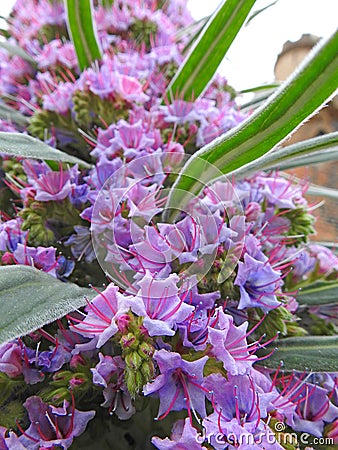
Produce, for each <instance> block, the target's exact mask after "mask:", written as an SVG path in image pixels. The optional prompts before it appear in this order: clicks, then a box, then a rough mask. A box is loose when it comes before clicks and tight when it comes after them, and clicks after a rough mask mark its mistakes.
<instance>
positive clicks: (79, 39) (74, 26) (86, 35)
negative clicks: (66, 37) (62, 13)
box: [65, 0, 102, 70]
mask: <svg viewBox="0 0 338 450" xmlns="http://www.w3.org/2000/svg"><path fill="white" fill-rule="evenodd" d="M65 8H66V17H67V27H68V32H69V34H70V36H71V38H72V41H73V44H74V47H75V51H76V55H77V59H78V61H79V66H80V69H81V70H83V69H85V68H86V67H89V66H90V65H91V64H92V63H93V62H94V61H95V60H96V59H101V57H102V55H101V51H100V47H99V43H98V38H97V36H96V30H95V29H94V19H93V17H94V15H93V4H92V0H65Z"/></svg>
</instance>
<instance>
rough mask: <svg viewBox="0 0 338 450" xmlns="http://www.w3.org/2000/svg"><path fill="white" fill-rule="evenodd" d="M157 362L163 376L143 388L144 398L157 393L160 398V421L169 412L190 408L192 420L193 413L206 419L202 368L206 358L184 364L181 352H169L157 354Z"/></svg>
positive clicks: (155, 355) (155, 357)
mask: <svg viewBox="0 0 338 450" xmlns="http://www.w3.org/2000/svg"><path fill="white" fill-rule="evenodd" d="M154 359H155V361H156V362H157V364H158V367H159V370H160V372H161V373H160V375H158V376H157V377H156V378H155V380H154V381H152V382H151V383H148V384H146V385H145V386H144V388H143V393H144V395H150V394H154V393H156V394H157V395H158V396H159V398H160V408H159V411H158V418H159V419H164V417H166V416H167V415H168V414H169V412H170V411H181V410H182V409H187V410H188V414H189V417H190V421H192V415H191V411H196V412H198V413H199V414H200V415H201V417H205V389H204V388H203V387H202V383H203V368H204V365H205V363H206V362H207V360H208V357H207V356H204V357H203V358H200V359H198V360H196V361H191V362H190V361H185V360H184V359H182V357H181V355H180V354H179V353H173V352H168V351H166V350H159V351H156V352H155V354H154Z"/></svg>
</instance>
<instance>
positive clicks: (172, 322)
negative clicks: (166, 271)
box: [125, 271, 194, 336]
mask: <svg viewBox="0 0 338 450" xmlns="http://www.w3.org/2000/svg"><path fill="white" fill-rule="evenodd" d="M178 281H179V276H178V275H176V274H171V275H169V277H168V278H167V279H156V278H154V277H153V276H152V275H151V273H150V272H149V271H147V272H146V274H145V276H144V277H143V278H142V279H141V280H140V281H138V282H137V284H138V286H139V287H140V289H139V291H138V293H137V295H136V296H135V297H129V298H128V299H126V302H125V304H126V305H128V306H129V307H130V308H131V310H132V311H133V312H134V313H135V314H137V315H138V316H141V317H143V326H144V327H145V328H146V329H147V330H148V333H149V335H150V336H173V335H174V334H175V331H174V329H175V327H176V325H177V324H179V323H181V322H183V321H184V320H186V319H187V317H188V316H189V315H190V314H191V313H192V311H193V310H194V307H193V306H190V305H187V304H186V303H184V299H181V298H180V297H179V295H178V294H179V291H178V287H177V283H178Z"/></svg>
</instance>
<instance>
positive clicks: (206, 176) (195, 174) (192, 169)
mask: <svg viewBox="0 0 338 450" xmlns="http://www.w3.org/2000/svg"><path fill="white" fill-rule="evenodd" d="M337 47H338V31H337V32H335V33H334V34H333V35H332V36H331V37H330V38H328V39H326V40H322V41H321V42H320V43H319V44H318V45H317V46H316V47H315V49H314V50H313V51H312V52H311V54H310V56H309V57H308V58H307V59H306V61H305V62H304V63H303V64H302V65H301V66H300V67H299V68H298V70H296V72H295V73H294V74H292V75H291V77H290V78H289V79H288V80H287V81H286V82H285V83H283V85H281V87H280V88H279V89H278V90H277V91H276V93H275V94H274V95H272V96H271V98H270V99H269V100H268V101H267V102H266V104H265V105H263V106H262V107H260V108H259V109H257V110H256V111H255V113H253V114H252V116H251V117H249V118H248V119H247V120H246V121H244V122H243V123H242V124H241V125H239V126H238V127H236V128H235V129H233V130H231V131H229V132H228V133H226V134H224V135H222V136H220V137H219V138H217V139H215V140H214V141H212V142H211V143H209V144H208V145H206V146H205V147H203V148H202V149H201V150H199V151H198V152H197V153H196V154H195V155H193V156H192V157H191V158H190V159H189V160H188V161H187V163H186V164H185V166H184V167H183V169H182V171H181V174H180V175H179V177H178V179H177V180H176V182H175V183H174V185H173V187H172V189H171V192H170V194H169V198H168V202H167V207H166V210H167V213H166V216H167V218H168V217H171V218H173V217H175V216H176V214H177V212H176V213H175V212H173V209H172V208H177V209H178V210H182V209H184V206H185V203H186V200H187V195H188V194H187V192H190V195H191V194H196V193H198V192H199V190H200V189H201V185H202V183H207V182H211V180H212V176H211V172H210V170H209V167H210V166H209V165H208V167H207V164H205V162H208V163H209V164H211V165H214V166H216V167H217V168H218V169H219V170H220V171H221V172H222V173H224V174H227V173H229V172H232V171H234V170H236V169H238V168H239V167H242V166H244V165H245V164H248V163H250V162H251V161H254V160H256V159H258V158H259V157H261V156H263V155H264V154H266V153H267V152H269V151H270V150H271V149H272V148H274V147H275V146H276V145H277V144H278V143H280V142H281V141H282V140H283V139H284V138H285V137H286V136H288V135H289V134H290V133H291V132H292V131H294V130H295V128H297V126H299V125H300V124H301V123H302V122H303V121H304V120H306V119H307V118H308V117H309V116H310V115H312V114H313V113H314V112H315V111H317V110H318V109H319V108H320V107H321V106H322V105H323V103H324V102H325V101H326V100H328V99H329V98H330V96H332V94H333V93H334V92H335V90H336V86H337V70H338V53H337Z"/></svg>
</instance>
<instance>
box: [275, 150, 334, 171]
mask: <svg viewBox="0 0 338 450" xmlns="http://www.w3.org/2000/svg"><path fill="white" fill-rule="evenodd" d="M318 149H319V148H318ZM337 150H338V148H335V147H332V148H328V149H324V151H321V152H318V151H315V152H314V153H311V154H308V155H305V156H304V157H303V156H300V157H299V158H292V159H288V160H286V161H284V162H282V163H281V164H280V165H279V167H280V168H281V169H293V168H295V167H303V166H310V165H312V164H320V163H324V162H329V161H337V160H338V151H337Z"/></svg>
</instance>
